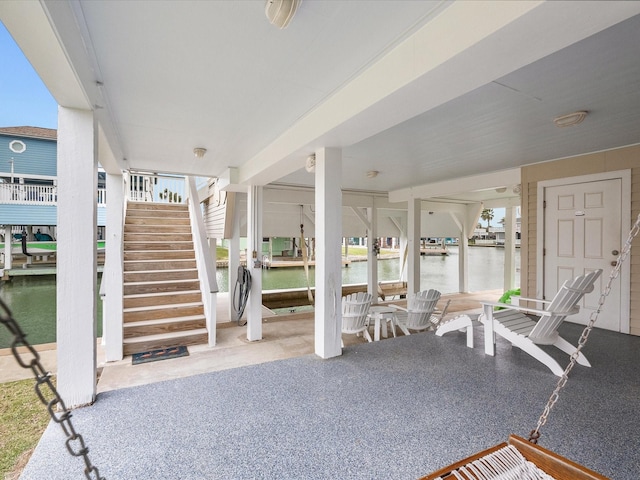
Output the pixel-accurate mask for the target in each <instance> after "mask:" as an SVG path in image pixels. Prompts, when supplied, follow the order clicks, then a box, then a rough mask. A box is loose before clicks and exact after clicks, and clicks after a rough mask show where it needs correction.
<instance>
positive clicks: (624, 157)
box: [520, 145, 640, 336]
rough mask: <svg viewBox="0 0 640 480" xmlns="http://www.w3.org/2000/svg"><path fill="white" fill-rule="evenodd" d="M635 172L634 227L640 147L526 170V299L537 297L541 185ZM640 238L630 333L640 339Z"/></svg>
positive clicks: (639, 198)
mask: <svg viewBox="0 0 640 480" xmlns="http://www.w3.org/2000/svg"><path fill="white" fill-rule="evenodd" d="M627 169H630V170H631V218H630V223H631V224H633V223H634V222H635V220H636V218H637V217H638V214H639V213H640V146H638V145H636V146H632V147H625V148H619V149H614V150H607V151H604V152H598V153H593V154H588V155H581V156H578V157H572V158H569V159H565V160H557V161H554V162H547V163H542V164H538V165H531V166H528V167H524V168H523V169H522V204H523V208H522V244H521V280H520V284H521V286H522V287H521V288H522V295H523V296H524V297H532V296H535V292H536V282H537V276H536V275H537V272H536V261H537V259H536V251H537V250H536V236H537V228H538V225H537V224H536V219H537V210H538V207H537V206H538V203H537V193H536V192H537V185H538V182H540V181H544V180H553V179H559V178H565V177H575V176H577V175H589V174H596V173H603V172H613V171H617V170H627ZM639 251H640V238H637V237H636V239H635V241H634V243H633V248H632V250H631V258H630V260H628V262H629V263H630V266H631V286H630V288H631V294H630V297H631V305H630V319H629V333H631V334H632V335H639V336H640V260H639V259H640V253H639Z"/></svg>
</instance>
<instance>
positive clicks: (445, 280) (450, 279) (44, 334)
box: [0, 247, 520, 348]
mask: <svg viewBox="0 0 640 480" xmlns="http://www.w3.org/2000/svg"><path fill="white" fill-rule="evenodd" d="M405 268H406V267H405ZM468 268H469V290H470V291H482V290H496V289H501V288H503V277H504V273H503V268H504V249H502V248H489V247H475V248H470V249H469V263H468ZM516 268H517V269H518V271H519V268H520V251H519V250H516ZM400 269H401V262H400V260H399V259H389V260H380V261H378V279H379V280H380V281H396V280H398V279H399V277H400ZM420 269H421V278H420V288H421V289H427V288H437V289H438V290H440V291H441V292H442V293H454V292H457V291H459V289H458V249H457V247H451V248H450V255H448V256H442V255H439V256H424V257H420ZM227 273H228V272H227V269H219V270H218V277H217V278H218V285H219V288H220V291H222V292H227V291H229V286H228V283H229V279H228V275H227ZM252 273H253V272H252ZM314 273H315V271H314V269H313V268H312V269H310V272H309V281H310V283H311V286H314V285H315V278H314ZM366 281H367V262H352V263H351V265H350V266H349V267H345V268H343V269H342V283H343V284H351V283H366ZM516 281H518V282H519V275H516ZM306 285H307V279H306V276H305V273H304V269H303V268H274V269H271V270H262V286H263V288H264V289H265V290H277V289H287V288H299V287H305V286H306ZM0 296H1V297H2V299H3V300H4V301H5V302H6V303H7V305H9V308H11V310H12V311H13V314H14V317H15V318H16V319H17V320H18V321H19V323H20V325H21V327H22V329H23V330H24V331H25V332H26V333H28V336H27V339H28V340H29V342H31V343H33V344H39V343H49V342H55V338H56V337H55V318H56V288H55V277H54V276H46V277H14V278H13V280H12V281H11V282H2V284H0ZM97 304H98V335H99V336H100V335H102V328H101V326H102V303H101V302H100V301H99V298H98V301H97ZM88 319H89V316H88V317H87V321H88ZM8 346H10V339H9V334H8V332H7V331H6V329H4V328H0V348H6V347H8Z"/></svg>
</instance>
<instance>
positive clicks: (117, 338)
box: [102, 174, 125, 362]
mask: <svg viewBox="0 0 640 480" xmlns="http://www.w3.org/2000/svg"><path fill="white" fill-rule="evenodd" d="M123 186H124V183H123V179H122V175H112V174H107V178H106V187H107V198H108V199H109V201H108V202H107V207H106V208H107V228H106V238H105V240H106V242H105V264H104V272H103V274H102V281H103V282H104V288H105V296H104V299H103V301H104V316H103V318H102V335H103V340H104V342H103V343H104V345H105V359H106V360H107V362H114V361H117V360H122V357H123V349H122V341H123V318H122V309H123V299H122V295H123V262H124V253H123V244H122V242H123V229H124V208H125V207H124V198H125V197H124V193H125V192H124V188H123Z"/></svg>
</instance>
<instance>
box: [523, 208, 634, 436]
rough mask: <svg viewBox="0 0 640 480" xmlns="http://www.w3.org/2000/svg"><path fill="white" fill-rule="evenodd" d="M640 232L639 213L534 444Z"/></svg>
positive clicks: (540, 421)
mask: <svg viewBox="0 0 640 480" xmlns="http://www.w3.org/2000/svg"><path fill="white" fill-rule="evenodd" d="M639 232H640V214H639V215H638V218H637V219H636V222H635V223H634V225H633V227H632V228H631V231H630V232H629V236H628V237H627V241H626V242H625V244H624V247H623V248H622V252H620V255H619V256H618V259H617V261H616V265H615V267H614V268H613V269H612V270H611V273H610V275H609V280H608V281H607V284H606V286H605V288H604V290H603V291H602V293H601V294H600V297H599V299H598V306H597V308H596V309H595V310H594V311H593V312H591V316H590V317H589V322H588V323H587V326H586V327H585V329H584V330H583V332H582V335H580V340H579V341H578V347H577V348H576V350H575V352H573V353H572V354H571V359H570V361H569V364H568V365H567V368H565V370H564V372H562V376H561V377H560V379H559V380H558V383H557V385H556V388H555V389H554V391H553V393H552V394H551V396H550V397H549V400H548V401H547V404H546V405H545V407H544V410H543V411H542V415H540V418H539V419H538V424H537V426H536V428H534V429H533V430H531V433H530V434H529V439H528V440H529V442H531V443H534V444H537V443H538V439H539V438H540V429H541V428H542V427H543V426H544V424H545V423H547V419H548V417H549V413H551V409H552V408H553V406H554V405H555V404H556V402H557V401H558V399H559V398H560V390H562V389H563V388H564V386H565V384H566V383H567V380H568V379H569V372H571V370H572V369H573V367H574V366H575V364H576V362H577V361H578V357H579V356H580V352H581V351H582V348H583V347H584V346H585V344H586V343H587V339H588V338H589V334H590V333H591V330H593V326H594V325H595V323H596V320H598V316H599V315H600V311H601V310H602V307H603V305H604V302H605V300H606V298H607V296H608V295H609V293H610V292H611V285H612V284H613V281H614V280H615V279H616V278H618V275H619V274H620V269H621V268H622V264H623V263H624V261H625V260H626V259H627V257H628V256H629V253H630V252H631V244H632V242H633V239H634V238H635V237H636V236H637V235H638V233H639Z"/></svg>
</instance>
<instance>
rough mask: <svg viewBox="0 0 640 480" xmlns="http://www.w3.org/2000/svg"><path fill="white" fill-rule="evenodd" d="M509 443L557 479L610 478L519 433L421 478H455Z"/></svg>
mask: <svg viewBox="0 0 640 480" xmlns="http://www.w3.org/2000/svg"><path fill="white" fill-rule="evenodd" d="M507 445H511V446H513V447H515V448H516V449H517V450H518V451H519V452H520V454H521V455H522V456H523V457H524V458H526V459H527V460H528V461H530V462H531V463H533V464H534V465H536V466H537V467H538V468H539V469H540V470H542V471H543V472H545V473H546V474H548V475H551V476H552V477H553V478H555V479H556V480H610V479H609V478H608V477H605V476H604V475H600V474H599V473H596V472H594V471H593V470H590V469H588V468H586V467H583V466H582V465H579V464H577V463H575V462H572V461H571V460H569V459H567V458H564V457H562V456H560V455H558V454H557V453H554V452H552V451H551V450H547V449H546V448H543V447H541V446H539V445H535V444H533V443H531V442H528V441H527V440H525V439H524V438H522V437H518V436H517V435H510V436H509V443H508V444H507V443H501V444H499V445H496V446H495V447H491V448H488V449H486V450H483V451H482V452H480V453H476V454H475V455H472V456H470V457H467V458H465V459H463V460H460V461H458V462H455V463H453V464H451V465H449V466H447V467H444V468H442V469H440V470H438V471H436V472H433V473H431V474H429V475H427V476H424V477H421V478H420V480H436V479H437V478H443V479H446V478H447V477H449V476H450V477H451V478H454V476H453V475H452V472H454V471H456V470H458V469H459V468H461V467H464V466H465V465H467V464H469V463H471V462H474V461H476V460H479V459H481V458H484V457H486V456H487V455H489V454H490V453H493V452H495V451H498V450H500V449H501V448H504V447H506V446H507Z"/></svg>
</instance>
